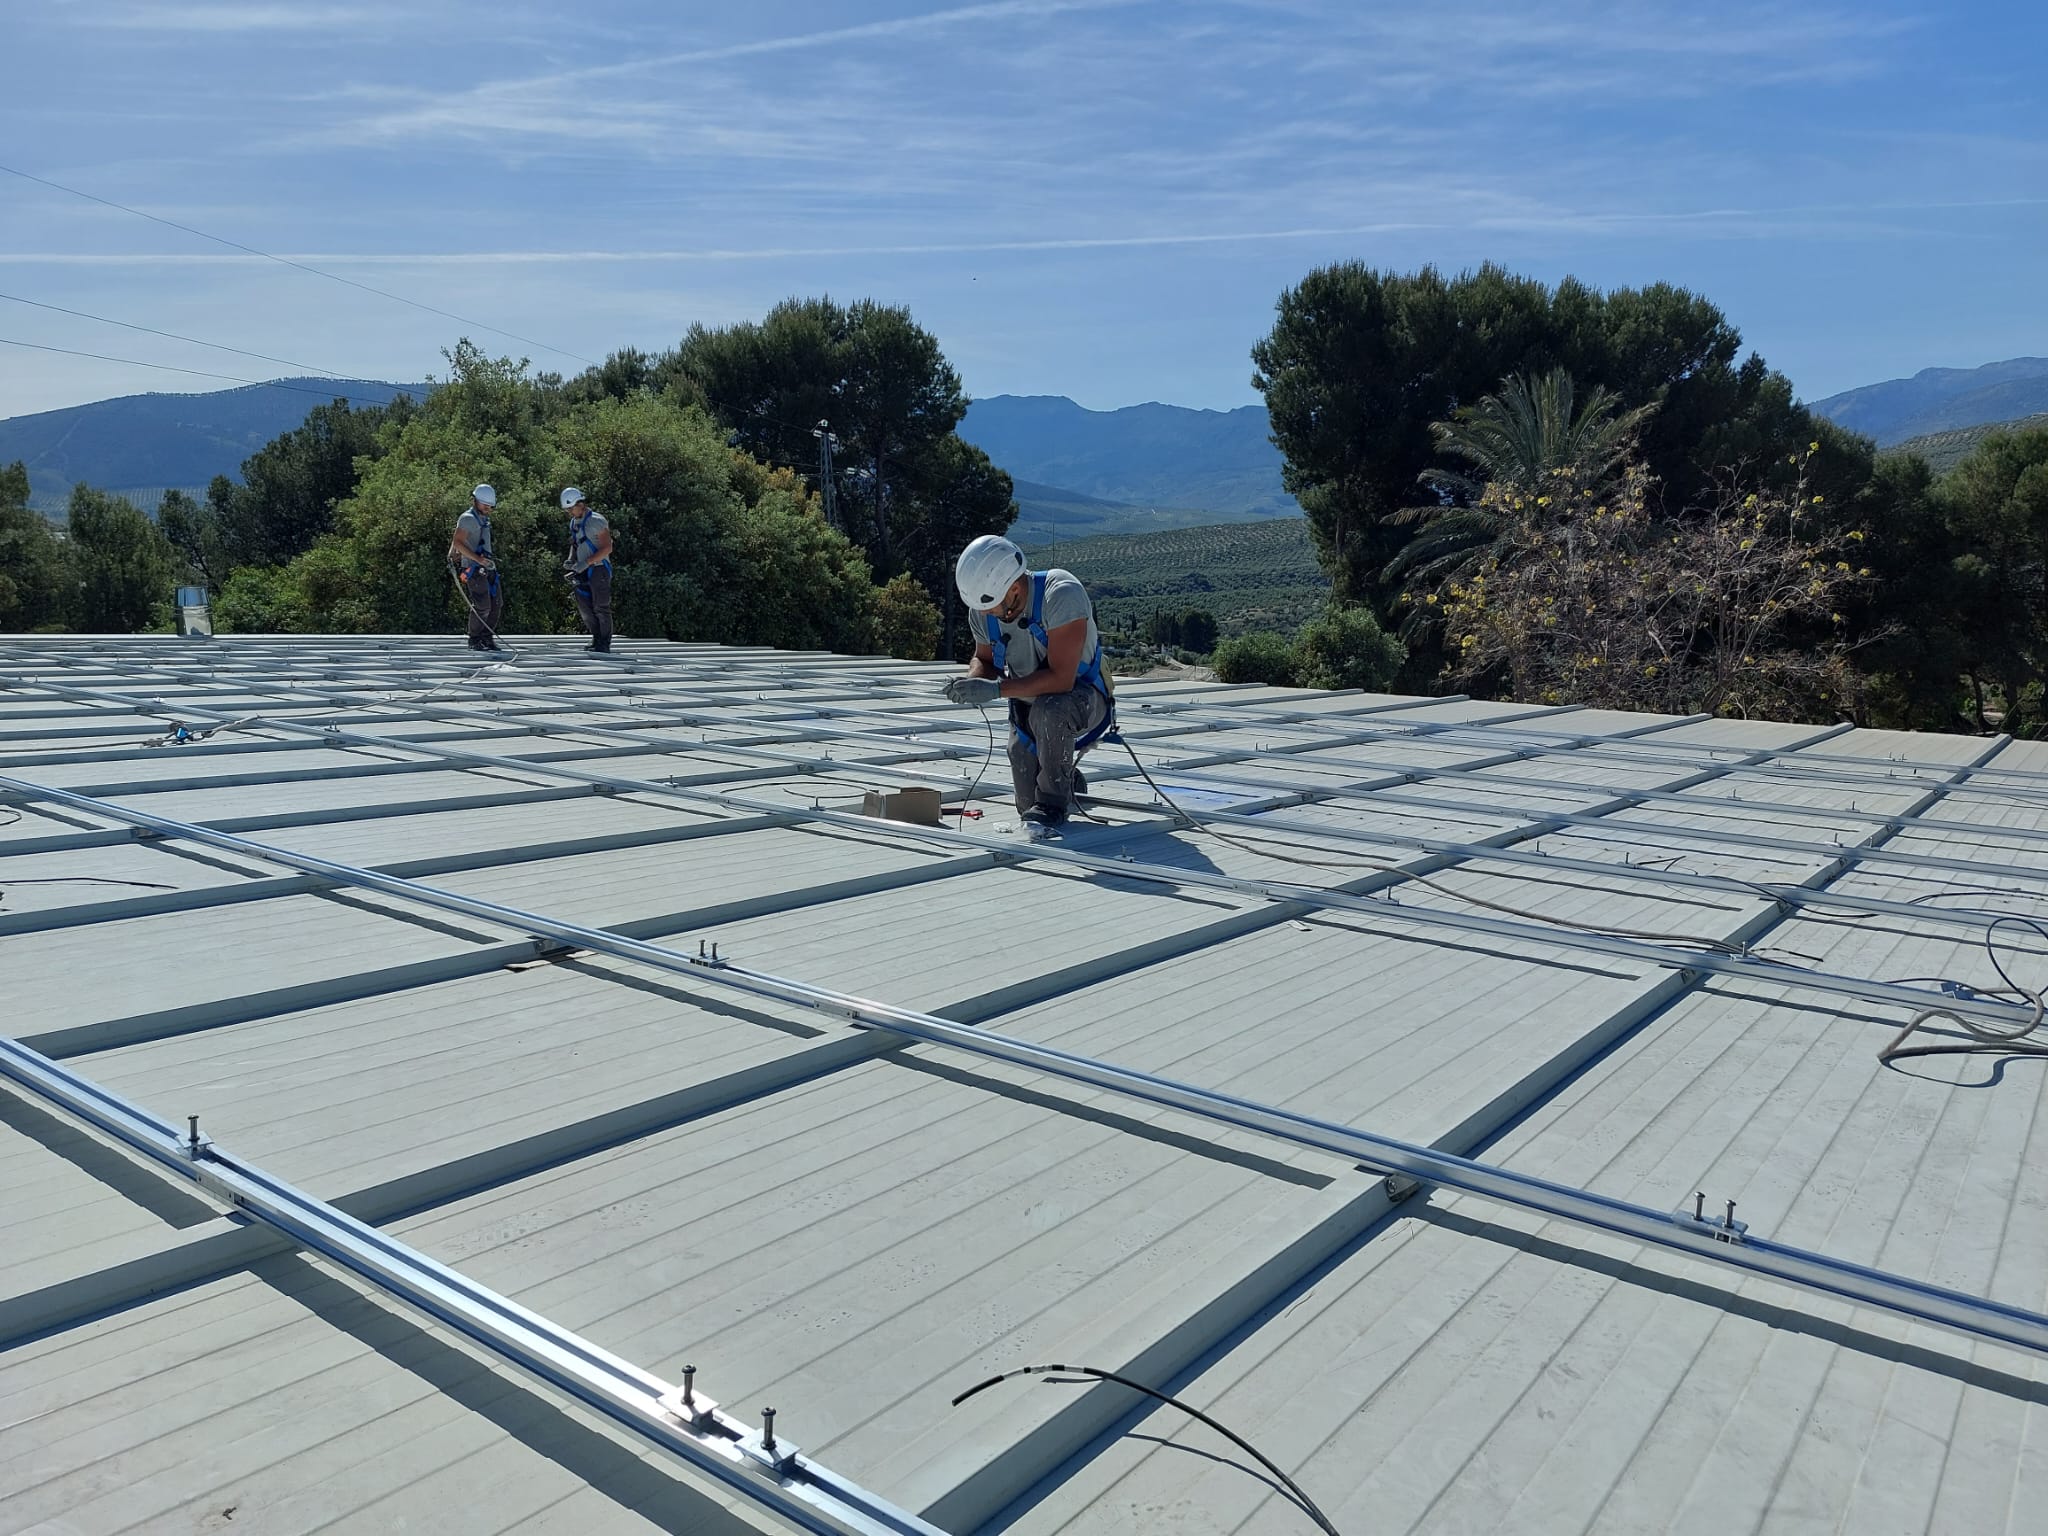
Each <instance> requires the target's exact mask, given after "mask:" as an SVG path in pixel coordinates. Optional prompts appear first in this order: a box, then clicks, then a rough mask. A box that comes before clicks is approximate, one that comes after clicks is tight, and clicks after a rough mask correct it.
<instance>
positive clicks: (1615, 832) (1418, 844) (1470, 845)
mask: <svg viewBox="0 0 2048 1536" xmlns="http://www.w3.org/2000/svg"><path fill="white" fill-rule="evenodd" d="M157 670H159V671H163V670H168V669H162V668H159V669H157ZM0 690H6V691H9V692H17V693H37V694H42V695H45V696H48V697H52V698H63V699H75V700H84V701H88V702H95V703H114V704H119V705H122V706H124V707H127V708H130V709H135V710H138V711H141V712H148V713H154V714H160V715H162V716H163V717H165V718H169V717H170V716H172V715H173V714H176V715H177V716H178V718H180V719H188V720H197V719H201V718H204V719H208V720H213V721H217V722H221V723H227V722H229V721H230V720H232V719H233V718H234V717H231V716H228V715H224V714H220V713H218V712H217V711H212V710H207V709H205V708H186V709H183V710H173V709H172V708H171V707H169V706H166V705H164V703H163V701H162V700H161V699H160V698H158V699H145V698H141V697H139V696H137V695H134V694H128V693H117V692H114V691H112V690H108V689H99V688H81V687H78V686H76V685H65V684H53V683H48V682H41V683H22V682H12V683H10V682H6V681H0ZM297 691H300V692H307V693H312V694H314V695H315V696H316V697H321V696H324V697H326V698H329V699H334V698H340V699H344V700H345V699H346V698H347V697H348V696H349V695H348V694H346V693H344V692H340V691H338V690H337V691H330V690H313V689H300V690H297ZM348 712H349V711H348V710H344V711H343V713H348ZM416 718H424V719H432V720H438V721H447V722H451V723H465V722H467V723H474V724H477V725H489V726H492V727H494V728H500V729H505V728H509V729H512V730H515V731H519V732H523V733H525V734H529V735H537V736H558V737H561V738H564V739H567V738H571V737H588V738H597V739H603V740H617V741H619V742H622V743H631V744H638V745H645V746H648V747H650V748H653V749H655V750H658V751H662V752H668V753H672V752H675V751H677V750H679V749H681V748H686V747H693V746H694V747H695V748H697V749H700V750H703V751H706V752H710V753H714V754H723V755H726V756H734V757H751V758H756V759H768V760H772V761H777V762H780V763H782V764H783V765H785V766H787V767H790V768H792V769H802V770H807V771H813V772H844V771H847V770H850V769H857V768H865V767H874V766H887V767H889V769H890V771H891V772H893V773H897V774H902V775H904V776H906V777H911V778H919V779H924V780H928V781H933V782H936V783H938V784H941V785H944V786H952V785H955V784H956V780H954V779H953V778H952V777H951V776H949V775H942V774H938V773H933V772H925V771H919V770H915V769H910V768H906V767H905V766H904V765H902V764H901V763H898V762H896V761H894V760H890V759H882V758H875V757H862V758H854V759H847V760H844V761H841V760H836V759H833V758H832V757H831V756H830V755H829V754H828V755H826V756H825V757H823V758H813V757H807V756H804V755H802V754H800V753H793V752H791V753H777V752H770V751H766V750H763V749H762V748H761V746H760V745H759V744H758V743H756V744H752V745H749V744H746V743H734V742H723V741H711V740H706V741H703V742H699V743H694V744H693V743H687V742H678V741H676V740H674V739H673V738H670V737H664V736H657V735H654V734H651V733H644V732H637V731H631V730H622V729H620V728H618V727H616V726H600V725H564V726H553V725H550V724H547V723H535V722H533V721H531V720H530V719H529V720H524V721H521V720H518V719H515V718H514V717H511V716H508V715H504V714H501V713H498V712H496V711H486V710H480V709H473V708H466V707H464V706H462V705H459V704H453V703H436V704H434V705H432V706H423V707H420V708H419V709H418V710H417V711H416ZM257 721H261V722H262V725H263V727H264V728H266V729H274V730H284V731H288V732H289V731H295V730H296V731H301V732H303V731H306V730H308V729H311V728H314V727H316V726H317V727H318V731H319V734H320V735H321V736H322V737H323V738H324V739H327V740H329V741H334V740H348V741H351V742H353V743H355V744H359V745H363V744H369V743H370V742H375V743H376V744H378V745H381V746H392V745H399V746H403V747H406V748H409V749H411V750H414V751H417V752H420V753H424V754H440V755H443V756H447V757H451V758H452V757H455V756H457V754H458V753H459V751H460V749H455V750H454V751H450V750H448V749H445V748H444V747H443V745H442V744H441V743H438V742H422V741H417V740H413V739H410V738H405V737H397V738H393V737H382V736H376V737H371V736H364V735H360V734H356V735H345V736H344V735H338V734H337V733H336V731H335V729H334V728H333V727H331V726H329V725H325V724H321V723H320V722H318V721H312V720H302V719H298V718H296V717H289V716H249V717H244V718H243V720H242V722H241V723H243V724H253V723H255V722H257ZM364 723H365V724H370V723H378V722H364ZM693 723H700V724H701V723H703V722H693ZM1843 729H1846V727H1837V728H1836V729H1835V730H1834V731H1831V732H1827V733H1824V734H1823V737H1822V739H1825V737H1826V735H1831V734H1838V733H1839V731H1840V730H1843ZM837 739H841V740H846V739H858V738H857V737H841V738H837ZM913 739H914V738H913ZM890 744H891V745H896V746H901V745H902V743H901V742H900V741H894V740H892V741H891V743H890ZM1996 744H1998V745H2003V744H2004V741H2003V739H2002V738H2001V739H1999V740H1998V741H1997V743H1996ZM932 745H933V746H934V747H935V748H936V749H937V750H938V751H940V752H941V753H944V754H947V755H951V753H952V752H953V750H954V749H953V748H951V747H949V746H946V745H944V744H940V743H932ZM223 750H225V749H223ZM473 760H474V761H476V762H478V763H479V765H486V764H487V765H489V766H493V767H504V766H508V765H509V764H510V763H512V762H515V761H516V762H519V763H522V764H526V765H527V766H528V768H529V771H531V772H534V773H553V774H559V775H562V776H566V777H573V778H578V779H586V778H590V777H591V776H589V775H586V774H580V773H579V772H578V771H577V770H574V769H565V768H563V767H562V766H561V765H559V764H554V763H546V762H542V761H540V760H538V759H529V758H521V759H490V758H485V757H480V756H479V757H475V758H474V759H473ZM1513 760H1515V758H1514V756H1513V755H1509V756H1505V757H1503V758H1502V759H1500V760H1499V762H1500V763H1505V762H1508V761H1513ZM1751 760H1752V759H1751V758H1743V759H1737V760H1734V761H1724V762H1721V763H1719V764H1717V765H1716V770H1717V771H1718V772H1720V773H1732V772H1736V771H1739V770H1741V769H1742V768H1744V767H1745V766H1746V765H1747V764H1748V762H1749V761H1751ZM1489 765H1496V764H1494V763H1493V760H1483V761H1481V762H1477V763H1472V764H1465V765H1460V766H1461V768H1467V769H1469V768H1476V767H1484V766H1489ZM1964 766H1965V765H1958V764H1951V765H1950V767H1949V771H1950V772H1951V773H1956V772H1958V771H1960V770H1961V769H1962V768H1963V767H1964ZM1160 771H1161V773H1162V774H1164V775H1165V776H1167V777H1168V778H1169V779H1171V778H1173V777H1174V776H1176V775H1178V774H1182V773H1185V772H1186V771H1187V770H1186V767H1185V766H1184V765H1182V764H1179V763H1175V764H1170V765H1162V767H1161V770H1160ZM1449 771H1457V770H1424V772H1423V776H1434V775H1436V774H1438V773H1442V775H1443V776H1446V777H1447V776H1448V772H1449ZM1990 771H1993V770H1990V769H1988V768H1983V767H1972V768H1971V769H1970V772H1971V773H1972V774H1973V775H1974V774H1976V773H1981V772H1990ZM1387 776H1388V777H1389V778H1390V779H1391V781H1392V782H1393V783H1396V784H1399V783H1410V782H1414V780H1415V778H1416V777H1417V775H1415V774H1404V773H1402V771H1401V770H1399V769H1397V768H1393V767H1389V769H1388V774H1387ZM595 778H596V781H598V782H603V783H607V784H612V785H615V786H618V787H626V786H631V787H634V788H639V789H645V788H647V787H649V786H648V785H647V783H646V782H644V781H636V780H630V779H625V778H620V777H616V776H605V775H598V776H595ZM1097 780H1098V783H1107V782H1109V781H1111V780H1114V781H1115V782H1117V783H1120V784H1128V785H1130V786H1131V787H1132V788H1133V789H1136V788H1137V787H1138V786H1139V784H1141V783H1142V780H1141V779H1139V778H1138V777H1137V776H1136V775H1135V773H1134V772H1133V771H1132V770H1129V769H1123V768H1120V767H1115V766H1112V767H1110V768H1108V769H1105V770H1102V771H1101V772H1099V773H1098V775H1097ZM1695 781H1697V776H1696V779H1695ZM1915 782H1916V783H1922V784H1925V782H1926V781H1915ZM653 787H654V788H656V789H658V790H661V791H662V792H672V791H673V790H674V789H676V788H678V787H677V786H664V785H656V786H653ZM1195 787H1197V788H1198V789H1199V788H1200V787H1201V786H1200V783H1199V780H1196V781H1195ZM1894 787H1895V788H1896V787H1898V786H1894ZM1942 787H1944V788H1945V789H1946V791H1947V792H1948V793H1951V794H1953V793H1957V792H1960V789H1961V788H1966V787H1967V786H1958V785H1955V784H1953V783H1952V784H1950V785H1948V786H1942ZM1276 788H1277V786H1276ZM1603 790H1612V791H1613V792H1615V793H1616V794H1618V795H1620V796H1621V797H1622V798H1624V799H1628V800H1633V801H1642V800H1648V799H1681V798H1682V799H1683V800H1685V801H1686V803H1689V804H1697V805H1700V806H1702V807H1712V808H1715V809H1724V808H1727V807H1729V806H1732V805H1738V804H1742V803H1743V802H1740V801H1726V800H1720V799H1716V798H1712V797H1705V796H1691V795H1685V796H1680V795H1677V794H1675V793H1674V792H1672V791H1669V790H1655V789H1636V788H1628V787H1626V786H1620V785H1612V786H1603ZM1344 792H1345V791H1343V790H1342V789H1340V788H1330V789H1323V788H1317V789H1313V790H1302V791H1293V792H1288V793H1276V794H1275V795H1274V796H1272V797H1270V805H1268V804H1267V803H1266V802H1260V804H1261V805H1262V806H1265V808H1266V809H1287V808H1291V807H1292V806H1293V805H1296V804H1299V803H1315V802H1317V801H1320V800H1324V799H1329V798H1333V797H1335V796H1337V795H1339V794H1342V793H1344ZM1358 798H1360V799H1364V800H1367V801H1368V803H1369V804H1370V805H1371V806H1373V807H1374V808H1383V807H1387V806H1394V807H1398V808H1401V809H1403V810H1406V809H1416V810H1420V811H1423V812H1426V813H1428V814H1431V815H1434V816H1436V817H1438V818H1441V817H1442V816H1443V815H1444V814H1446V813H1451V814H1458V813H1461V812H1464V811H1465V810H1466V809H1467V808H1466V807H1464V806H1459V805H1451V804H1447V803H1446V802H1443V801H1440V800H1434V799H1431V798H1430V797H1428V796H1426V795H1409V794H1403V793H1401V792H1400V791H1398V790H1396V789H1392V788H1384V789H1373V790H1371V791H1370V793H1369V795H1368V794H1365V793H1364V792H1361V794H1360V795H1359V796H1358ZM763 804H764V805H765V802H764V803H763ZM757 808H758V807H757ZM1767 808H1768V809H1770V810H1772V811H1774V812H1776V813H1779V814H1791V813H1792V812H1794V811H1800V810H1807V809H1811V808H1808V807H1796V806H1783V805H1778V804H1775V803H1773V804H1770V805H1769V806H1768V807H1767ZM779 809H781V810H782V811H785V812H787V811H791V810H792V809H793V808H792V807H788V806H780V807H779ZM813 809H814V810H815V809H816V808H815V807H814V808H813ZM1483 809H1485V810H1486V811H1487V812H1489V813H1492V814H1498V815H1501V816H1524V817H1527V818H1529V819H1530V825H1528V826H1525V827H1521V828H1517V829H1513V830H1514V831H1515V835H1516V836H1517V838H1518V839H1521V838H1530V837H1537V836H1542V835H1544V834H1546V833H1550V832H1568V831H1570V830H1571V829H1573V828H1578V827H1585V828H1597V829H1599V830H1600V831H1602V832H1603V833H1605V834H1606V835H1608V836H1609V837H1611V838H1617V839H1619V838H1620V835H1621V834H1624V833H1629V832H1643V833H1647V832H1648V831H1651V830H1654V831H1655V832H1656V833H1657V835H1658V836H1660V837H1662V838H1666V839H1675V840H1677V841H1681V842H1692V843H1697V844H1702V845H1706V846H1707V847H1709V848H1710V849H1712V848H1717V847H1732V848H1734V849H1736V850H1738V851H1739V852H1740V853H1742V854H1744V855H1747V854H1748V853H1751V852H1754V851H1756V850H1766V851H1769V852H1772V853H1787V854H1793V855H1797V856H1800V857H1806V858H1821V859H1841V860H1844V861H1846V862H1850V863H1857V864H1880V865H1892V866H1895V867H1898V868H1901V869H1907V870H1930V871H1940V872H1942V873H1944V874H1968V875H1976V876H1979V877H1983V878H1988V877H1990V876H1993V875H2005V876H2009V877H2011V878H2015V879H2019V880H2035V881H2048V868H2030V867H2027V866H2019V867H2014V866H2011V865H2003V864H1993V863H1991V862H1989V861H1987V860H1982V859H1967V858H1959V857H1954V856H1950V855H1943V854H1931V853H1922V852H1913V851H1902V850H1898V849H1882V848H1876V847H1870V846H1865V845H1860V844H1854V843H1850V844H1844V843H1819V842H1813V841H1809V840H1806V839H1802V838H1789V837H1773V836H1769V835H1766V834H1761V833H1754V832H1722V831H1718V830H1715V829H1712V828H1707V827H1694V826H1687V825H1683V824H1678V823H1658V824H1657V825H1656V826H1655V828H1654V829H1652V828H1648V827H1639V826H1637V825H1636V824H1633V823H1626V822H1618V821H1615V820H1614V819H1613V818H1612V817H1611V816H1610V815H1607V814H1604V813H1602V812H1596V811H1588V810H1579V811H1558V810H1553V809H1549V808H1546V807H1541V806H1526V805H1515V804H1511V803H1507V802H1500V801H1491V800H1489V801H1487V802H1485V804H1484V807H1483ZM1608 809H1609V810H1611V809H1612V807H1609V808H1608ZM1183 814H1184V815H1187V818H1188V819H1189V820H1192V821H1195V822H1197V823H1198V824H1202V825H1206V824H1207V823H1210V822H1219V823H1230V824H1235V825H1243V826H1248V827H1258V828H1261V829H1263V830H1266V831H1281V830H1286V831H1295V832H1301V833H1303V834H1305V835H1315V836H1328V837H1334V838H1336V839H1338V840H1339V841H1343V842H1356V843H1374V842H1378V843H1383V844H1394V845H1399V846H1407V847H1413V848H1416V849H1418V850H1421V851H1423V852H1428V853H1432V854H1437V855H1441V856H1445V857H1452V858H1464V859H1482V860H1485V859H1490V860H1494V861H1497V862H1501V863H1521V862H1530V863H1534V862H1536V861H1538V860H1541V861H1545V862H1547V864H1548V867H1550V868H1552V869H1573V868H1578V867H1580V866H1581V865H1582V864H1584V865H1587V866H1590V867H1591V868H1590V872H1596V873H1600V874H1613V873H1616V872H1623V873H1626V874H1628V875H1629V876H1630V877H1631V878H1634V879H1637V880H1639V881H1642V882H1644V883H1647V884H1653V885H1656V884H1665V885H1685V886H1691V887H1694V888H1700V889H1717V890H1725V891H1730V892H1733V891H1736V890H1739V889H1740V890H1747V891H1748V892H1749V893H1750V894H1752V895H1758V894H1761V895H1765V896H1767V897H1768V899H1771V900H1774V901H1781V902H1783V903H1785V904H1788V905H1794V906H1812V907H1816V908H1831V909H1833V910H1838V911H1857V912H1874V913H1881V914H1884V915H1888V916H1924V915H1927V914H1930V913H1934V912H1937V911H1940V910H1941V909H1939V908H1932V907H1924V906H1914V905H1913V904H1912V903H1909V902H1892V901H1887V900H1886V899H1884V898H1881V897H1871V898H1867V899H1866V898H1860V897H1853V896H1843V895H1839V894H1834V893H1829V892H1822V891H1810V890H1803V889H1802V888H1800V887H1796V886H1783V885H1778V886H1774V887H1773V888H1772V889H1770V890H1768V891H1763V890H1760V889H1759V885H1760V882H1754V881H1744V880H1741V879H1740V878H1738V877H1734V876H1715V875H1702V874H1696V873H1692V872H1689V871H1671V870H1659V869H1655V868H1651V867H1646V866H1626V865H1625V866H1620V867H1619V870H1617V866H1615V865H1613V864H1611V863H1601V862H1599V861H1578V860H1573V859H1571V858H1569V856H1566V855H1558V854H1547V853H1546V854H1531V853H1527V852H1511V851H1509V850H1506V849H1498V848H1495V847H1493V846H1492V845H1491V844H1488V843H1483V842H1470V841H1466V842H1460V841H1456V840H1453V839H1439V838H1428V837H1418V836H1415V835H1413V834H1407V833H1394V832H1378V831H1366V830H1359V829H1352V828H1341V827H1315V828H1309V827H1304V826H1301V825H1299V824H1294V823H1289V822H1286V821H1284V820H1281V819H1279V818H1273V819H1264V812H1263V811H1262V812H1261V815H1260V816H1256V817H1255V816H1250V815H1246V814H1244V813H1243V812H1241V811H1215V810H1210V811H1205V812H1203V813H1202V814H1201V815H1199V816H1196V815H1191V814H1188V813H1185V812H1184V813H1183ZM1855 819H1857V820H1861V821H1870V822H1874V823H1876V826H1875V827H1874V828H1873V830H1876V831H1899V830H1903V828H1904V826H1905V824H1906V821H1907V820H1908V819H1909V818H1908V817H1907V816H1906V815H1905V814H1904V813H1893V814H1891V815H1888V816H1887V815H1879V814H1878V813H1863V814H1860V815H1857V816H1856V817H1855ZM1910 820H1911V823H1912V825H1913V827H1914V828H1915V829H1916V830H1920V829H1925V830H1930V831H1940V830H1944V829H1947V830H1958V831H1960V830H1968V831H1972V832H1978V833H1985V832H1988V833H1992V834H1995V835H2010V836H2017V837H2021V838H2048V830H2036V829H2032V828H2010V827H1995V826H1993V827H1984V826H1978V825H1977V824H1975V823H1962V822H1950V821H1946V820H1942V819H1940V818H1933V817H1920V816H1913V817H1911V818H1910ZM2016 894H2020V895H2025V894H2027V893H2026V892H2018V893H2016ZM1932 920H1933V921H1935V922H1936V923H1942V922H1950V923H1951V924H1952V925H1953V926H1963V927H1980V928H1981V927H1984V926H1987V925H1988V924H1989V923H1990V922H1991V921H1992V919H1991V918H1988V917H1985V916H1983V915H1981V914H1974V913H1968V912H1956V913H1953V914H1952V916H1951V917H1950V918H1933V919H1932Z"/></svg>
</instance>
